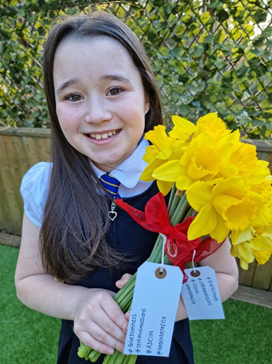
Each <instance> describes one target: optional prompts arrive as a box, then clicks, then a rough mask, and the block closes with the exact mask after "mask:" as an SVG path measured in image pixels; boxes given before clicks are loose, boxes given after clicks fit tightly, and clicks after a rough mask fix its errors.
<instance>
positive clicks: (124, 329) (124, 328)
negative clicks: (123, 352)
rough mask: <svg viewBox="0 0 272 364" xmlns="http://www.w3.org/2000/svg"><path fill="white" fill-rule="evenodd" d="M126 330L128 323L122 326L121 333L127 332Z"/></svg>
mask: <svg viewBox="0 0 272 364" xmlns="http://www.w3.org/2000/svg"><path fill="white" fill-rule="evenodd" d="M127 330H128V323H125V324H124V326H123V331H124V332H127Z"/></svg>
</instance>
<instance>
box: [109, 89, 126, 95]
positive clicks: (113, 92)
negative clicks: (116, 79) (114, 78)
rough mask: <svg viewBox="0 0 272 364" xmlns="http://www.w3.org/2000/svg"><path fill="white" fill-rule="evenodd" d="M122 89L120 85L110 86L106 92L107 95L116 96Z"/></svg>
mask: <svg viewBox="0 0 272 364" xmlns="http://www.w3.org/2000/svg"><path fill="white" fill-rule="evenodd" d="M123 91H124V89H122V88H121V87H112V88H111V89H110V90H109V91H108V92H107V96H108V95H110V96H116V95H119V94H120V93H121V92H123Z"/></svg>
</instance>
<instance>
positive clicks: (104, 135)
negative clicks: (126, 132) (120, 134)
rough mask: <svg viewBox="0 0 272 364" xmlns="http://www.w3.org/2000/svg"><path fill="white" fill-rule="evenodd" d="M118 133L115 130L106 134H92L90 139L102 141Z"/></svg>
mask: <svg viewBox="0 0 272 364" xmlns="http://www.w3.org/2000/svg"><path fill="white" fill-rule="evenodd" d="M116 133H117V131H116V130H113V131H109V132H108V133H104V134H90V137H91V138H92V139H96V140H101V139H107V138H110V137H111V136H113V135H115V134H116Z"/></svg>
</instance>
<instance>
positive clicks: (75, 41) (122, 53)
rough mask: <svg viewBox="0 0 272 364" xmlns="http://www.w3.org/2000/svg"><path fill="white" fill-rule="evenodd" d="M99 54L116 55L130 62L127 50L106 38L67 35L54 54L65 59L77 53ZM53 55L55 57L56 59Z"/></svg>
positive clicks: (101, 36) (111, 39)
mask: <svg viewBox="0 0 272 364" xmlns="http://www.w3.org/2000/svg"><path fill="white" fill-rule="evenodd" d="M94 52H99V54H103V53H104V54H105V56H107V54H110V53H116V56H119V57H123V58H126V59H127V60H129V61H132V58H131V56H130V54H129V52H128V50H127V49H126V48H125V47H124V46H123V45H122V44H121V43H120V42H119V41H118V40H116V39H114V38H110V37H108V36H103V35H97V36H82V37H79V36H74V35H71V36H70V35H68V36H67V37H65V38H64V39H63V40H62V41H61V42H60V44H59V45H58V47H57V50H56V54H57V55H58V54H61V55H62V54H63V55H64V56H65V57H67V56H69V55H70V56H74V55H76V54H78V53H81V54H82V53H85V54H86V53H90V54H93V53H94ZM56 54H55V57H56Z"/></svg>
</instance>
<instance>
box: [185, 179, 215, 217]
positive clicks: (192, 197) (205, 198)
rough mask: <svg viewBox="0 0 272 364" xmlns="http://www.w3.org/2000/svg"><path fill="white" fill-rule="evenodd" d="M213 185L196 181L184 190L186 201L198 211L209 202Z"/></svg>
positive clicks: (211, 197)
mask: <svg viewBox="0 0 272 364" xmlns="http://www.w3.org/2000/svg"><path fill="white" fill-rule="evenodd" d="M212 189H213V185H212V184H210V183H208V182H203V181H196V182H195V183H194V184H193V185H192V186H191V187H189V188H188V190H187V192H186V196H187V201H188V202H189V204H190V206H192V208H193V209H194V210H196V211H199V210H200V209H201V207H202V206H204V205H205V204H207V203H211V201H212V199H213V194H212Z"/></svg>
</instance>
